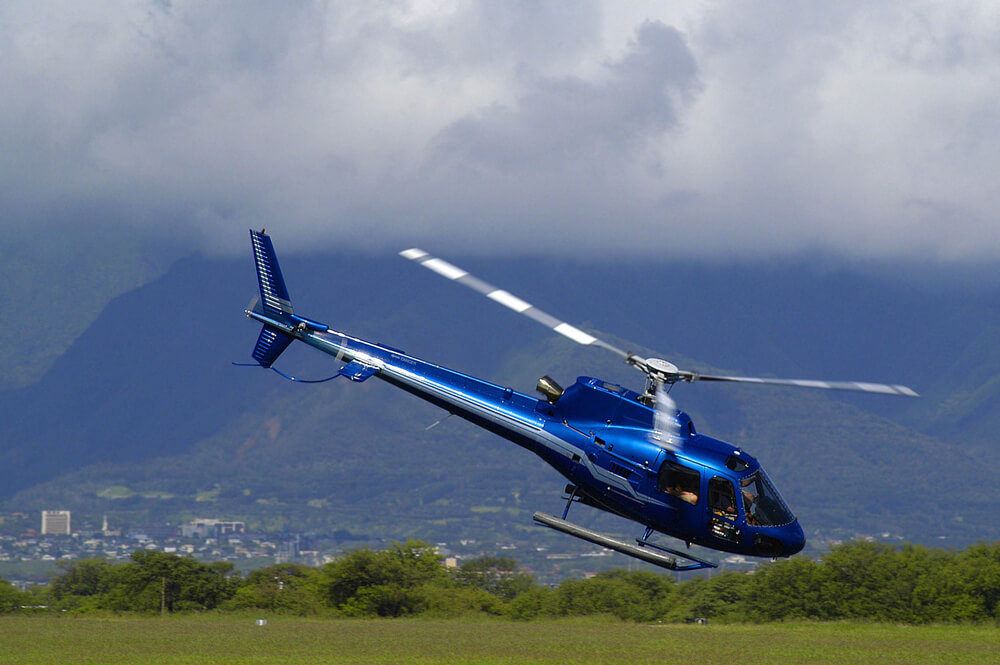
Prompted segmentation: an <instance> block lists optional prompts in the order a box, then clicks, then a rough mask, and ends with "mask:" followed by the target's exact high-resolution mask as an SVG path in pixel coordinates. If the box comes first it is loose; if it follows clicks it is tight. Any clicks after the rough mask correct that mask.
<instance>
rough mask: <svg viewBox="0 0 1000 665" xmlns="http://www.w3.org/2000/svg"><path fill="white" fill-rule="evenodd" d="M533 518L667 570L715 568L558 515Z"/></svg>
mask: <svg viewBox="0 0 1000 665" xmlns="http://www.w3.org/2000/svg"><path fill="white" fill-rule="evenodd" d="M533 519H534V520H535V521H536V522H538V523H539V524H543V525H545V526H547V527H549V528H551V529H555V530H556V531H561V532H563V533H565V534H567V535H570V536H574V537H576V538H580V539H582V540H586V541H588V542H591V543H594V544H595V545H600V546H601V547H607V548H608V549H610V550H614V551H616V552H621V553H622V554H626V555H628V556H631V557H635V558H636V559H639V560H641V561H645V562H647V563H651V564H653V565H654V566H660V567H661V568H666V569H668V570H696V569H698V568H715V565H714V564H712V563H709V562H707V561H702V560H701V559H695V558H693V557H691V556H688V555H686V554H683V553H681V552H677V551H675V550H670V549H667V548H665V547H661V546H659V545H653V544H652V543H649V542H645V541H642V540H637V541H636V542H637V543H638V544H635V545H633V544H632V543H629V542H625V541H624V540H618V539H617V538H612V537H611V536H608V535H606V534H603V533H600V532H598V531H592V530H591V529H588V528H586V527H582V526H580V525H579V524H574V523H572V522H568V521H566V520H563V519H559V518H558V517H555V516H553V515H549V514H548V513H542V512H537V513H535V514H534V516H533ZM670 555H673V556H670ZM677 557H680V558H682V559H686V560H688V561H693V562H694V563H691V564H678V562H677Z"/></svg>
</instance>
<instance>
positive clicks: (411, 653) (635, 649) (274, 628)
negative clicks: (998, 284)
mask: <svg viewBox="0 0 1000 665" xmlns="http://www.w3.org/2000/svg"><path fill="white" fill-rule="evenodd" d="M267 619H268V623H267V625H266V626H257V625H256V623H255V621H254V617H252V616H245V617H233V616H225V617H206V616H199V617H169V618H163V619H160V618H73V617H69V616H64V617H45V616H37V617H0V663H3V664H4V665H19V664H22V663H23V664H25V665H29V664H30V665H45V664H48V663H59V664H60V665H73V664H78V663H95V664H96V663H100V664H106V665H111V664H118V663H171V664H181V663H213V664H218V665H225V664H228V663H234V664H236V663H239V664H240V665H244V664H251V663H261V664H268V665H270V664H272V663H275V664H277V663H288V664H294V665H307V664H309V663H323V664H330V663H435V664H440V663H445V664H447V663H463V664H464V663H491V664H497V663H552V664H553V665H566V664H567V663H586V664H587V665H598V664H601V663H615V664H618V663H627V664H629V665H632V664H635V665H639V664H643V663H650V664H653V663H655V664H656V665H665V664H672V663H677V664H678V665H702V664H714V663H718V664H720V665H721V664H725V665H732V664H733V663H739V664H740V665H754V664H756V663H761V664H771V663H781V664H787V665H793V664H796V663H810V664H815V663H837V664H843V663H858V664H864V665H869V664H872V663H875V664H882V663H893V664H895V663H920V664H921V665H935V664H938V663H967V664H969V665H984V664H989V663H1000V628H987V627H943V626H934V627H921V628H915V627H906V626H887V625H875V624H850V623H832V624H806V623H796V624H779V625H764V626H750V625H728V626H723V625H716V626H712V625H709V626H696V625H690V626H688V625H685V626H673V625H671V626H666V625H664V626H650V625H642V624H630V623H622V622H620V621H618V620H616V619H600V618H588V619H584V620H579V619H578V620H553V621H533V622H527V623H516V622H510V621H503V620H470V621H434V620H419V619H418V620H343V619H329V620H318V619H295V618H288V617H267Z"/></svg>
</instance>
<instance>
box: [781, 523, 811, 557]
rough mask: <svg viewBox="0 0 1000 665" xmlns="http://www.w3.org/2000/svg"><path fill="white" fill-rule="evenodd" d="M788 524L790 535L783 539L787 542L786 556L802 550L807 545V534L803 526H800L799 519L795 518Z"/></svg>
mask: <svg viewBox="0 0 1000 665" xmlns="http://www.w3.org/2000/svg"><path fill="white" fill-rule="evenodd" d="M788 526H789V530H788V535H787V537H786V538H784V539H783V540H784V542H785V553H786V556H792V555H793V554H798V553H799V552H801V551H802V548H803V547H805V546H806V535H805V534H804V533H803V532H802V527H801V526H799V521H798V520H795V521H794V522H792V523H791V524H789V525H788Z"/></svg>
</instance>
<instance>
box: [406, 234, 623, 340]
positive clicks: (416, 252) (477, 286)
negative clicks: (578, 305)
mask: <svg viewBox="0 0 1000 665" xmlns="http://www.w3.org/2000/svg"><path fill="white" fill-rule="evenodd" d="M399 255H400V256H402V257H404V258H407V259H410V260H411V261H415V262H417V263H419V264H420V265H422V266H423V267H425V268H427V269H429V270H433V271H434V272H436V273H437V274H439V275H441V276H442V277H445V278H447V279H450V280H452V281H454V282H458V283H459V284H462V285H464V286H467V287H469V288H470V289H472V290H473V291H478V292H479V293H482V294H483V295H484V296H486V297H487V298H489V299H490V300H493V301H494V302H498V303H500V304H501V305H503V306H504V307H507V308H508V309H512V310H514V311H515V312H517V313H518V314H523V315H524V316H526V317H528V318H529V319H532V320H533V321H537V322H538V323H541V324H542V325H543V326H546V327H547V328H550V329H551V330H554V331H555V332H557V333H559V334H560V335H563V336H564V337H568V338H569V339H571V340H573V341H574V342H576V343H577V344H583V345H584V346H598V347H600V348H602V349H607V350H608V351H611V352H612V353H616V354H618V355H619V356H621V357H622V358H625V359H628V358H629V357H630V354H629V353H628V352H626V351H623V350H622V349H619V348H618V347H616V346H613V345H611V344H608V343H607V342H605V341H604V340H601V339H598V338H597V337H594V336H593V335H591V334H589V333H586V332H584V331H582V330H580V329H579V328H577V327H576V326H572V325H570V324H568V323H566V322H565V321H561V320H559V319H557V318H556V317H554V316H552V315H551V314H549V313H547V312H544V311H542V310H540V309H538V308H537V307H535V306H534V305H532V304H531V303H529V302H526V301H524V300H521V299H520V298H518V297H517V296H515V295H513V294H511V293H508V292H507V291H504V290H503V289H498V288H497V287H495V286H493V285H492V284H487V283H486V282H484V281H483V280H481V279H479V278H478V277H475V276H473V275H470V274H469V273H468V272H466V271H465V270H462V269H461V268H459V267H458V266H455V265H452V264H451V263H448V262H447V261H443V260H442V259H439V258H436V257H433V256H431V255H430V254H428V253H427V252H425V251H424V250H422V249H417V248H416V247H414V248H412V249H405V250H403V251H402V252H400V253H399Z"/></svg>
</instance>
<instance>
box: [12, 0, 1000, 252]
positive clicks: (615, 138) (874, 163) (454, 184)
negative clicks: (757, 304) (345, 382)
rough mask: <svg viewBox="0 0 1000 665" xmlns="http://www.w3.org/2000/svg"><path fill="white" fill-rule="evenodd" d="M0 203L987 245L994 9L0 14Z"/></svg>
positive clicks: (997, 145)
mask: <svg viewBox="0 0 1000 665" xmlns="http://www.w3.org/2000/svg"><path fill="white" fill-rule="evenodd" d="M0 81H2V82H3V93H2V95H0V186H2V188H3V194H2V196H0V219H2V220H3V222H2V223H3V224H4V225H11V226H17V227H19V228H25V227H28V226H33V227H34V226H38V225H44V226H45V227H46V228H48V229H52V228H60V227H62V226H64V225H73V226H77V227H80V226H86V225H88V224H92V223H94V221H95V220H111V221H115V222H121V223H127V224H129V225H135V226H139V227H148V228H151V229H152V228H157V229H164V228H169V229H171V230H172V231H171V232H174V233H176V234H177V235H178V236H181V237H190V238H191V239H192V242H196V243H197V244H198V245H200V246H201V247H207V248H211V249H214V250H218V251H226V252H229V251H244V249H245V244H246V243H245V241H246V238H245V229H246V228H247V227H248V226H254V227H260V226H265V227H267V228H268V229H270V230H271V231H272V233H274V234H275V235H276V236H280V238H281V240H280V243H281V246H282V248H289V249H295V248H299V249H301V248H310V247H334V246H342V247H343V246H346V247H359V248H365V249H373V250H376V251H382V250H390V249H398V248H399V247H400V246H408V245H409V244H411V243H413V244H420V245H423V246H428V247H431V248H434V249H436V250H442V251H448V250H451V249H457V248H463V249H471V250H474V251H484V252H495V251H496V252H518V251H531V252H534V253H537V252H541V253H546V252H570V253H580V252H584V253H588V254H597V253H614V254H644V255H649V254H652V253H663V254H665V255H668V256H680V255H683V256H691V255H695V256H708V257H722V258H734V257H752V258H769V257H776V256H787V255H795V254H801V253H822V254H827V255H831V256H841V257H847V258H851V259H857V258H862V259H868V258H876V259H893V260H896V259H903V260H909V259H915V260H918V261H934V262H944V263H956V262H957V263H963V262H974V261H982V260H987V261H994V260H998V259H1000V242H998V240H1000V218H998V212H997V211H998V210H1000V185H998V177H1000V176H998V174H1000V96H998V91H1000V5H997V4H996V3H987V2H981V3H977V2H961V1H958V2H948V3H942V2H933V3H931V2H928V3H921V2H894V1H892V0H881V1H879V2H861V1H856V2H852V1H844V2H836V3H799V2H747V1H746V0H714V1H711V2H648V3H642V2H635V3H627V2H617V1H615V2H612V1H607V2H600V1H593V2H591V1H586V0H577V1H575V2H558V3H557V2H544V1H541V0H526V1H523V2H472V1H469V2H463V1H460V0H414V1H412V2H408V1H404V0H400V1H396V0H382V1H380V2H357V3H349V2H339V3H332V2H331V3H325V2H318V1H313V2H302V3H292V2H281V3H278V2H271V3H256V2H232V3H208V2H200V1H194V0H192V1H178V2H171V1H169V0H155V1H154V0H131V1H129V0H89V1H88V2H86V3H81V2H76V1H72V0H70V1H66V2H37V1H31V0H29V1H23V2H22V1H18V0H7V1H6V2H4V3H2V4H0Z"/></svg>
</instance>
